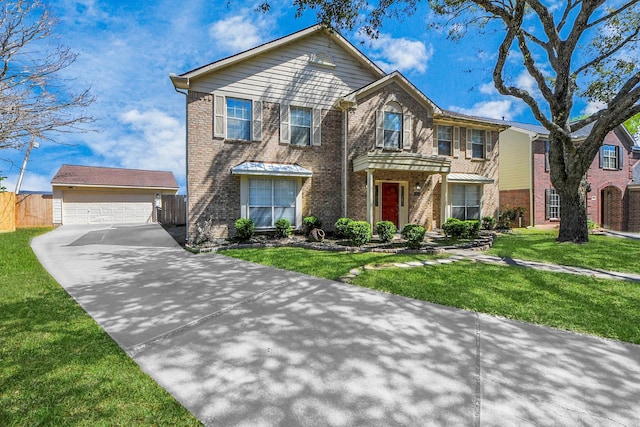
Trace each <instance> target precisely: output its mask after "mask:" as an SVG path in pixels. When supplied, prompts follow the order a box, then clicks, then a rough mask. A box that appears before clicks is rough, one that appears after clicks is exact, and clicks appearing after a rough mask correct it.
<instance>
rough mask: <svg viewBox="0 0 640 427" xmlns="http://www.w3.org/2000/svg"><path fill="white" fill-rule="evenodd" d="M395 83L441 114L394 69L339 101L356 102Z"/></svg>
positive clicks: (438, 109)
mask: <svg viewBox="0 0 640 427" xmlns="http://www.w3.org/2000/svg"><path fill="white" fill-rule="evenodd" d="M391 83H397V84H399V85H400V86H401V87H402V88H403V89H404V90H406V91H407V92H408V93H409V94H410V95H412V96H413V97H414V98H415V99H416V100H417V101H419V102H420V103H422V104H423V105H424V106H428V107H430V108H432V109H433V113H434V114H441V113H442V110H441V109H440V107H438V106H437V105H436V104H435V103H434V102H433V101H432V100H430V99H429V98H427V96H425V95H424V94H423V93H422V92H421V91H420V89H418V88H417V87H415V86H414V84H413V83H411V82H410V81H409V80H408V79H407V78H406V77H405V76H403V75H402V73H400V72H399V71H394V72H393V73H391V74H387V75H386V76H384V77H382V78H380V79H378V80H376V81H374V82H371V83H369V84H368V85H366V86H364V87H362V88H360V89H358V90H356V91H353V92H351V93H350V94H348V95H347V96H345V97H343V98H342V99H340V101H339V102H342V103H347V104H356V103H357V99H358V98H360V97H362V96H365V95H367V94H369V93H371V92H373V91H376V90H378V89H380V88H382V87H384V86H386V85H388V84H391Z"/></svg>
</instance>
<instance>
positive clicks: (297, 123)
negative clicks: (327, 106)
mask: <svg viewBox="0 0 640 427" xmlns="http://www.w3.org/2000/svg"><path fill="white" fill-rule="evenodd" d="M321 130H322V110H321V109H319V108H311V107H301V106H293V105H287V104H280V142H282V143H284V144H291V145H301V146H311V145H321V141H322V135H321Z"/></svg>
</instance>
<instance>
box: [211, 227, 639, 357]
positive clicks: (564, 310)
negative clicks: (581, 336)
mask: <svg viewBox="0 0 640 427" xmlns="http://www.w3.org/2000/svg"><path fill="white" fill-rule="evenodd" d="M505 237H506V239H508V241H509V245H511V247H513V248H516V249H518V246H522V248H523V249H524V248H526V247H527V246H528V245H529V244H532V243H531V241H530V240H527V238H525V239H523V240H522V241H520V242H519V245H518V244H517V243H518V242H513V240H512V239H513V238H517V237H518V236H511V235H509V236H503V237H499V238H498V241H497V244H498V247H499V248H500V241H501V240H502V239H504V238H505ZM531 237H532V239H533V240H537V239H540V242H541V243H540V244H541V245H542V246H544V247H547V248H553V250H556V251H558V252H559V253H562V251H563V250H566V251H572V250H578V251H580V252H581V253H582V254H583V255H582V259H583V261H584V263H591V262H592V260H590V259H589V257H588V254H589V252H588V250H587V249H586V248H587V247H588V246H587V245H582V246H578V247H576V246H575V245H572V246H568V245H566V244H555V246H554V244H553V242H549V241H548V240H549V239H553V237H552V236H551V235H542V236H540V235H537V234H532V235H531ZM594 240H601V239H594ZM625 243H627V241H626V240H620V239H613V238H608V239H602V241H601V242H600V243H599V244H600V245H606V246H609V247H611V248H613V247H614V246H616V245H620V244H625ZM533 244H535V243H533ZM636 245H637V243H636ZM558 246H559V247H560V249H558V248H557V247H558ZM503 247H504V246H503ZM563 248H564V249H563ZM601 250H602V249H596V250H595V252H596V255H595V257H596V258H597V257H599V256H600V255H599V253H600V251H601ZM610 250H611V251H613V249H610ZM549 251H551V249H549ZM636 251H637V249H636ZM541 252H542V253H543V255H547V256H551V255H550V254H545V251H544V250H542V251H541ZM222 253H223V254H225V255H228V256H234V257H236V258H241V259H244V260H248V261H252V262H256V263H260V264H264V265H271V266H275V267H279V268H283V269H288V270H292V271H298V272H301V273H306V274H310V275H314V276H318V277H325V278H328V279H336V278H338V277H341V276H343V275H345V274H346V273H348V272H349V270H351V269H353V268H356V267H361V266H363V265H365V264H375V263H377V264H384V263H394V262H406V261H416V260H424V259H432V258H433V256H428V255H402V256H399V255H392V254H377V253H345V252H320V251H314V250H309V249H301V248H269V249H237V250H229V251H224V252H222ZM518 253H519V252H518ZM636 253H640V252H636ZM533 255H535V253H533ZM614 256H615V255H614ZM565 257H567V255H565ZM533 259H539V260H544V258H535V257H534V258H533ZM557 259H564V258H560V255H558V258H557ZM578 259H579V260H580V259H581V258H578ZM627 259H628V258H627ZM585 260H586V261H585ZM551 261H552V260H551ZM591 265H593V264H591ZM610 265H612V266H614V265H620V266H625V267H628V266H629V264H628V263H625V262H623V260H622V259H619V260H617V264H615V263H611V264H610ZM627 271H628V270H627ZM353 283H354V284H355V285H358V286H363V287H367V288H372V289H377V290H381V291H385V292H391V293H394V294H397V295H403V296H406V297H410V298H415V299H420V300H424V301H430V302H434V303H438V304H443V305H448V306H452V307H459V308H463V309H468V310H475V311H479V312H483V313H488V314H493V315H497V316H503V317H508V318H512V319H517V320H522V321H526V322H532V323H537V324H541V325H547V326H553V327H557V328H562V329H566V330H570V331H575V332H581V333H589V334H593V335H599V336H602V337H608V338H612V339H619V340H622V341H628V342H632V343H636V344H640V310H638V307H640V284H638V283H633V282H623V281H614V280H599V279H594V278H591V277H585V276H577V275H570V274H558V273H548V272H543V271H537V270H533V269H528V268H523V267H506V266H494V265H485V264H480V263H478V264H475V263H471V262H469V261H458V262H455V263H451V264H447V265H439V266H429V267H417V268H390V269H381V270H367V271H365V272H364V273H362V274H360V275H359V276H358V277H357V278H355V279H354V280H353Z"/></svg>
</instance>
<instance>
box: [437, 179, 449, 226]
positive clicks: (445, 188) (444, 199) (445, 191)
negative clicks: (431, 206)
mask: <svg viewBox="0 0 640 427" xmlns="http://www.w3.org/2000/svg"><path fill="white" fill-rule="evenodd" d="M440 176H441V177H442V185H441V186H440V188H441V191H442V194H441V195H440V203H441V204H442V206H441V214H440V224H439V225H440V228H442V224H444V222H445V221H446V220H447V206H448V205H449V184H448V183H447V174H444V173H443V174H442V175H440Z"/></svg>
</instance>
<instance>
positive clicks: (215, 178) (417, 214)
mask: <svg viewBox="0 0 640 427" xmlns="http://www.w3.org/2000/svg"><path fill="white" fill-rule="evenodd" d="M171 80H172V82H173V84H174V86H175V88H176V89H178V90H185V91H186V95H187V102H186V110H187V194H188V202H187V208H188V226H189V231H188V233H189V235H190V236H192V234H193V233H194V231H195V229H196V228H197V226H198V224H199V223H201V222H203V221H209V222H210V223H211V224H212V225H213V229H214V233H215V235H216V236H217V237H227V236H228V235H230V234H231V235H232V234H233V223H234V221H235V220H236V219H238V218H240V217H244V218H251V219H252V220H253V221H254V223H255V224H256V228H257V229H269V228H272V227H273V225H274V223H275V221H276V220H278V219H279V218H287V219H289V220H290V221H291V223H292V224H293V225H295V226H296V227H300V225H301V223H302V218H303V217H304V216H307V215H315V216H317V217H319V218H320V219H321V220H322V222H323V224H324V225H325V227H324V228H326V229H328V230H331V229H332V228H333V224H334V223H335V221H336V220H337V219H338V218H340V217H343V216H344V217H350V218H354V219H359V220H366V221H368V222H370V223H371V224H372V225H373V224H374V223H375V222H376V221H379V220H390V221H392V222H394V223H395V224H396V225H397V226H398V227H399V228H400V227H402V226H403V225H405V224H407V223H420V224H423V225H425V226H426V227H427V228H429V229H432V228H436V227H439V226H440V224H441V223H442V222H443V219H445V218H447V217H450V216H455V217H459V218H480V217H481V216H483V215H495V214H496V213H497V209H498V187H497V181H498V162H497V157H498V150H499V145H498V134H499V132H500V131H501V130H503V129H504V128H506V126H504V125H502V124H501V123H496V122H493V121H491V120H484V119H479V118H474V117H467V116H463V115H460V114H456V113H451V112H446V111H443V110H442V109H440V108H439V107H438V106H437V105H436V104H434V103H433V102H432V101H431V100H430V99H429V98H427V97H426V96H425V95H424V94H423V93H422V92H420V90H418V89H417V88H416V87H415V86H414V85H413V84H412V83H411V82H409V81H408V80H407V79H406V78H405V77H404V76H403V75H402V74H400V73H399V72H394V73H391V74H386V73H385V72H383V71H382V70H381V69H380V68H379V67H378V66H377V65H376V64H374V63H373V62H372V61H371V60H369V59H368V58H367V57H366V56H365V55H363V54H362V53H361V52H360V51H359V50H358V49H356V48H355V47H354V46H353V45H352V44H351V43H349V42H348V41H347V40H346V39H345V38H343V37H342V36H341V35H340V34H339V33H337V32H334V31H330V30H327V29H324V28H322V27H321V26H313V27H310V28H307V29H305V30H302V31H299V32H297V33H294V34H291V35H289V36H286V37H283V38H281V39H278V40H275V41H272V42H269V43H266V44H263V45H261V46H258V47H256V48H253V49H250V50H248V51H245V52H242V53H239V54H237V55H234V56H231V57H228V58H225V59H222V60H220V61H216V62H214V63H211V64H209V65H206V66H203V67H200V68H197V69H195V70H192V71H189V72H186V73H184V74H181V75H173V74H172V75H171Z"/></svg>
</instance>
